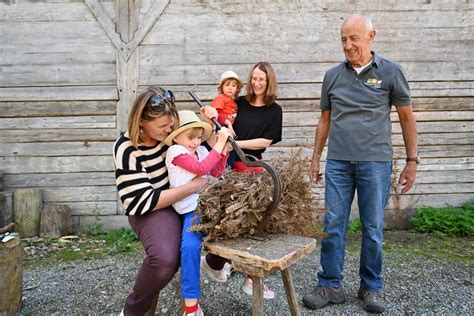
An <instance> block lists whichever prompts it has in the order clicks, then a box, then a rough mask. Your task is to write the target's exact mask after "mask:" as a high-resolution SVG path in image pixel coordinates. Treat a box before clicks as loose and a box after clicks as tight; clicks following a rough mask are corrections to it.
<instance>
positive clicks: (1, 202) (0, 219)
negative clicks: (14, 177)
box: [0, 191, 7, 227]
mask: <svg viewBox="0 0 474 316" xmlns="http://www.w3.org/2000/svg"><path fill="white" fill-rule="evenodd" d="M5 207H6V203H5V197H4V196H3V192H1V191H0V227H3V226H5V225H6V224H7V222H6V220H5Z"/></svg>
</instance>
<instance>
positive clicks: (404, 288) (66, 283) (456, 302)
mask: <svg viewBox="0 0 474 316" xmlns="http://www.w3.org/2000/svg"><path fill="white" fill-rule="evenodd" d="M469 251H472V249H471V250H469ZM142 259H143V253H142V252H137V253H129V254H121V255H117V256H114V257H109V258H106V259H101V260H95V261H86V262H84V261H72V262H64V263H59V264H54V265H53V266H48V267H36V268H32V269H29V270H26V271H24V272H23V288H24V291H23V299H22V308H21V310H20V312H19V313H18V315H113V314H115V315H118V313H119V312H120V311H121V309H122V304H123V300H124V298H125V296H126V295H127V294H128V293H129V291H130V289H131V287H132V285H133V282H134V278H135V273H136V272H137V270H138V267H139V265H140V263H141V260H142ZM358 263H359V261H358V255H355V254H351V253H348V254H347V255H346V266H345V273H346V274H345V283H344V286H345V289H346V297H347V300H346V303H344V304H342V305H331V306H328V307H326V308H324V309H322V310H320V311H313V310H310V309H307V308H305V307H304V306H303V304H302V296H303V295H304V294H306V293H308V292H310V291H312V290H313V289H314V288H315V286H316V272H317V271H318V270H319V268H320V267H319V248H318V249H317V250H316V251H315V252H313V253H312V254H311V255H309V256H308V257H306V258H305V259H304V260H302V261H300V262H299V263H298V264H296V265H294V266H293V267H292V269H291V270H292V274H293V282H294V285H295V288H296V293H297V297H298V300H299V302H300V306H301V313H302V314H303V315H334V314H344V315H348V314H351V315H352V314H366V313H365V311H364V310H363V309H362V307H361V302H360V301H359V300H358V299H357V298H356V295H357V289H358V285H359V280H358ZM473 270H474V267H473V265H471V264H466V263H453V262H447V261H440V260H435V259H427V258H426V257H421V256H416V255H412V254H409V253H403V252H398V253H397V254H392V253H390V254H386V255H385V261H384V278H385V289H384V299H385V302H386V314H387V315H400V314H416V315H421V314H423V315H426V314H430V315H432V314H444V315H448V314H449V315H452V314H456V315H472V314H473V313H474V299H473V292H474V291H473V290H474V280H473ZM243 279H244V276H243V275H242V274H240V273H234V274H233V275H232V277H231V278H230V280H229V282H228V283H225V284H220V283H215V282H212V281H210V280H209V279H208V278H207V277H206V276H204V277H203V279H202V286H203V293H205V295H204V297H203V298H202V301H201V304H202V306H203V309H204V311H205V313H206V314H207V315H250V314H251V312H252V309H251V304H252V299H251V297H250V296H247V295H246V294H244V293H243V292H241V291H240V290H239V286H240V284H241V283H242V281H243ZM178 280H179V274H177V276H176V277H175V278H174V279H173V281H172V282H171V283H170V284H169V285H168V286H167V287H166V288H165V289H164V290H163V291H162V293H161V296H160V302H159V307H158V308H157V313H159V314H160V315H177V314H178V308H179V294H178V293H176V290H177V282H178ZM265 283H266V284H267V285H268V286H269V287H270V288H272V289H273V290H274V291H275V293H276V298H275V299H273V300H266V301H265V304H264V307H265V315H289V309H288V305H287V302H286V297H285V290H284V287H283V282H282V280H281V277H280V273H274V274H272V275H270V276H268V277H267V278H265Z"/></svg>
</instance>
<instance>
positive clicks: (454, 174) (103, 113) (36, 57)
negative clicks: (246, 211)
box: [0, 0, 474, 228]
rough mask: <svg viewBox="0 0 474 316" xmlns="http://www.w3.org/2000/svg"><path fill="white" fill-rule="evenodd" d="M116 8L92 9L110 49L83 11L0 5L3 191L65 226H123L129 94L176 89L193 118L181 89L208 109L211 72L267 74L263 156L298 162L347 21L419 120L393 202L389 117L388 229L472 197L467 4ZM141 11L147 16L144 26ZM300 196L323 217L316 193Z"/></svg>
mask: <svg viewBox="0 0 474 316" xmlns="http://www.w3.org/2000/svg"><path fill="white" fill-rule="evenodd" d="M155 1H158V2H159V3H158V2H155ZM89 2H90V3H92V1H89ZM126 2H127V0H120V1H112V0H107V1H100V5H101V6H103V10H104V11H101V15H100V16H101V18H102V19H105V20H103V21H102V22H104V21H105V22H107V21H106V19H107V18H110V20H111V21H112V22H113V23H116V28H115V31H116V32H118V33H119V34H120V35H121V36H120V39H121V40H122V41H123V43H118V42H117V37H114V38H115V40H114V41H115V43H112V41H111V40H110V37H109V36H108V34H107V32H106V31H105V30H104V29H103V28H102V26H101V23H99V22H98V21H97V20H96V18H95V16H94V14H93V12H92V11H91V10H98V9H97V7H96V8H95V9H91V8H90V7H89V6H88V5H87V3H86V2H83V1H72V0H44V1H41V2H38V1H33V0H31V1H30V0H16V1H14V2H13V4H10V2H8V1H7V2H0V30H1V32H0V37H1V43H2V44H1V48H0V171H1V172H3V173H4V178H3V181H4V188H5V190H7V191H11V190H14V189H15V188H22V187H39V188H41V189H42V191H43V199H44V203H45V204H46V205H47V204H52V203H65V204H67V205H68V206H69V207H70V208H71V210H72V214H73V216H74V220H75V224H76V227H77V228H79V227H80V226H83V225H86V224H90V223H92V222H93V221H94V220H96V216H95V215H96V213H99V215H100V218H101V221H102V223H103V224H104V225H105V227H106V228H117V227H121V226H124V225H127V223H126V217H125V216H123V214H122V213H123V210H122V209H121V207H120V206H119V203H117V194H116V191H115V190H116V189H115V180H114V173H113V159H112V144H113V142H114V140H115V139H116V137H117V135H118V134H119V133H120V132H121V131H123V130H124V128H125V127H126V117H127V113H128V111H129V109H130V106H131V104H129V103H130V100H132V99H133V96H134V94H135V93H136V92H137V90H140V89H143V88H144V87H146V86H148V85H162V86H165V87H168V88H170V89H171V90H173V92H175V94H176V97H177V100H178V108H179V109H192V110H197V107H196V106H195V104H194V102H192V100H191V97H190V96H189V94H188V91H190V90H193V91H195V92H196V93H197V95H198V96H199V97H200V98H201V99H202V100H203V101H205V102H209V101H210V100H212V99H213V98H214V97H215V95H216V92H217V91H216V84H217V82H218V79H219V77H220V74H221V73H222V72H223V71H225V70H230V69H231V70H234V71H236V72H237V73H238V74H239V75H240V76H241V78H243V79H244V81H246V76H247V75H248V72H249V70H250V69H251V67H252V66H253V65H254V64H255V63H256V62H257V61H261V60H266V61H269V62H270V63H272V65H273V66H274V68H275V71H276V73H277V78H278V81H279V94H278V95H279V103H280V104H281V105H282V107H283V110H284V116H283V121H284V122H283V125H284V127H283V140H282V142H280V143H278V144H276V145H275V146H272V147H271V148H270V149H269V150H268V151H267V153H266V158H268V159H271V158H274V157H280V156H281V157H285V156H288V155H290V154H292V153H293V152H295V150H296V149H297V148H298V147H303V154H304V155H305V157H310V155H311V154H312V148H313V143H314V134H315V131H316V124H317V122H318V119H319V117H320V110H319V99H320V90H321V84H322V80H323V76H324V73H325V72H326V71H327V70H328V69H329V68H330V67H332V66H334V65H336V64H338V63H339V62H341V61H342V60H343V59H344V54H343V52H342V48H341V44H340V41H339V37H340V34H339V29H340V25H341V23H342V21H343V19H344V18H345V17H347V16H348V15H349V14H351V13H354V12H359V13H363V14H366V15H369V16H371V17H372V19H373V23H374V27H375V29H376V30H377V37H376V40H375V45H374V49H375V50H376V51H378V52H379V53H380V54H381V55H382V56H384V57H386V58H389V59H393V60H395V61H397V62H400V63H401V65H402V66H403V68H404V70H405V72H406V74H407V78H408V80H409V83H410V87H411V89H412V96H413V109H414V112H415V116H416V118H417V122H418V123H417V127H418V132H419V153H420V156H421V157H422V164H421V165H419V167H418V170H419V171H418V175H417V182H416V183H415V186H414V188H413V189H412V191H410V192H409V193H408V194H404V195H401V194H399V193H398V192H397V188H396V185H395V184H396V182H395V180H396V176H398V175H399V173H400V171H401V170H402V168H403V166H404V158H405V149H404V146H403V138H402V134H401V129H400V125H399V123H398V117H397V115H396V112H395V110H393V111H392V116H391V117H392V121H393V123H392V130H393V138H392V140H393V144H394V151H395V153H394V173H393V175H394V178H393V190H392V192H391V195H390V199H389V205H388V208H387V213H386V219H387V222H388V223H389V225H391V226H393V227H400V228H404V227H407V224H408V220H407V219H408V217H409V216H410V215H412V214H413V213H414V211H415V210H416V208H418V207H420V206H421V205H424V204H429V205H432V206H443V205H444V204H445V203H450V204H452V205H455V206H459V205H460V204H462V203H463V202H465V201H466V200H468V199H472V198H473V197H474V124H473V121H474V71H473V70H474V55H473V54H472V47H473V45H474V35H473V32H472V29H473V26H474V22H473V21H474V3H473V2H472V1H466V0H448V1H443V0H432V1H406V0H398V1H352V0H344V1H334V0H323V1H309V0H302V1H289V0H258V1H255V0H225V1H221V0H205V1H188V0H175V1H165V0H141V1H140V0H138V1H131V2H130V3H134V4H136V5H137V7H136V8H135V9H133V8H129V9H124V7H123V6H124V5H125V3H126ZM96 5H97V3H96V2H94V6H96ZM116 5H121V6H122V7H120V8H117V7H116ZM97 6H99V5H97ZM99 9H100V6H99ZM119 9H120V10H119ZM149 11H152V12H156V14H158V15H159V16H158V17H157V19H156V22H154V19H151V18H150V16H149V15H147V13H148V12H149ZM116 12H118V13H116ZM127 14H131V15H133V18H132V19H130V20H129V19H127ZM137 16H138V18H137ZM107 23H108V22H107ZM108 25H109V26H110V24H108ZM148 29H149V31H148V32H146V30H148ZM135 30H136V32H135ZM108 32H111V29H108ZM144 34H146V35H145V36H144V38H143V41H141V42H140V43H139V45H138V48H137V49H136V50H135V51H134V52H133V54H131V56H130V58H129V59H128V60H125V59H124V58H123V55H124V54H123V52H122V54H120V53H119V52H118V51H117V48H116V46H117V45H120V46H121V47H122V48H123V47H127V48H130V45H131V46H134V45H136V44H137V41H138V40H137V38H139V37H140V36H142V35H144ZM109 35H110V34H109ZM134 35H137V38H135V37H134ZM127 43H129V46H127V45H126V44H127ZM114 44H115V45H114ZM132 44H133V45H132ZM325 153H326V150H325V151H324V154H323V162H322V165H323V167H324V165H325ZM312 192H313V195H314V206H315V211H316V213H317V214H318V216H321V215H322V214H323V212H324V187H323V185H315V186H314V187H313V189H312ZM354 211H357V207H356V205H354Z"/></svg>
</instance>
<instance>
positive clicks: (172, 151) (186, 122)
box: [165, 111, 230, 315]
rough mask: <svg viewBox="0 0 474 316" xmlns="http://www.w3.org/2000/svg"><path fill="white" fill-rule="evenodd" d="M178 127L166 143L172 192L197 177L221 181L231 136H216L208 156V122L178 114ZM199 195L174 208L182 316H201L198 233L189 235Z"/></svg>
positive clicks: (221, 133)
mask: <svg viewBox="0 0 474 316" xmlns="http://www.w3.org/2000/svg"><path fill="white" fill-rule="evenodd" d="M178 116H179V127H178V128H177V129H176V130H175V131H173V132H172V133H171V134H170V135H169V136H168V137H167V138H166V139H165V144H167V145H168V146H171V147H170V148H169V149H168V152H167V154H166V167H167V169H168V177H169V181H170V186H171V188H174V187H177V186H180V185H184V184H186V183H188V182H190V181H191V180H192V179H193V178H194V177H196V176H207V175H208V174H210V175H211V176H214V177H220V176H221V175H222V174H223V172H224V168H225V164H226V160H227V155H228V154H227V139H228V137H229V136H230V133H229V131H228V130H227V129H226V128H222V129H221V130H220V131H219V133H218V134H217V142H216V144H215V145H214V147H213V148H212V150H211V151H210V152H209V151H208V150H207V149H206V147H204V146H201V143H202V142H203V141H206V140H207V139H208V138H209V136H210V135H211V132H212V128H211V125H210V124H209V123H207V122H201V121H200V120H199V118H198V117H197V115H196V114H195V113H194V112H193V111H179V112H178ZM198 198H199V196H198V194H197V193H194V194H191V195H189V196H187V197H186V198H184V199H182V200H180V201H178V202H176V203H174V204H173V207H174V209H175V210H176V212H178V213H179V214H181V215H182V219H183V228H182V234H181V290H182V297H183V298H184V303H185V309H186V310H185V315H203V312H202V310H201V308H200V306H199V301H198V299H199V298H200V297H201V289H200V279H199V274H200V261H201V242H202V239H203V237H204V236H203V234H202V233H201V232H192V231H189V228H190V227H191V224H192V219H193V218H194V213H195V212H194V211H195V210H196V207H197V203H198Z"/></svg>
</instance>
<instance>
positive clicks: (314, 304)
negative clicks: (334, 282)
mask: <svg viewBox="0 0 474 316" xmlns="http://www.w3.org/2000/svg"><path fill="white" fill-rule="evenodd" d="M345 301H346V295H345V294H344V289H343V288H342V285H341V286H339V288H337V289H334V288H329V287H324V286H322V285H318V287H317V288H316V290H315V291H313V292H312V293H310V294H306V295H305V296H303V303H304V304H305V305H306V306H307V307H309V308H312V309H319V308H323V307H324V306H326V305H328V304H329V303H332V304H342V303H344V302H345Z"/></svg>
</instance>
